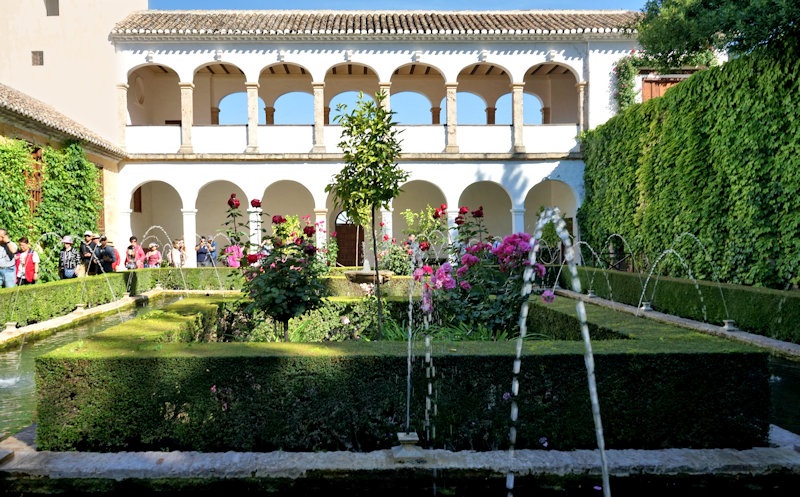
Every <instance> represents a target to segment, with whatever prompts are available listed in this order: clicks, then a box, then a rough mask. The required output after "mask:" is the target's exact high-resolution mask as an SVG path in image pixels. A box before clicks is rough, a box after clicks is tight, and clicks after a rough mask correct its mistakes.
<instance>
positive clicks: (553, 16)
mask: <svg viewBox="0 0 800 497" xmlns="http://www.w3.org/2000/svg"><path fill="white" fill-rule="evenodd" d="M639 15H640V13H639V12H635V11H625V10H514V11H409V10H406V11H401V10H398V11H322V10H309V11H304V10H195V11H191V10H184V11H158V10H147V11H139V12H134V13H132V14H130V15H128V17H126V18H125V19H123V20H122V21H120V22H119V23H117V25H116V26H115V27H114V29H113V30H112V37H113V38H115V39H170V38H173V39H175V38H187V37H190V38H194V37H208V38H214V39H219V38H225V39H237V38H245V39H254V38H255V39H258V38H264V39H272V38H276V37H279V38H283V39H308V38H310V37H313V38H315V39H327V38H347V37H354V36H358V37H359V38H362V39H363V38H364V37H367V38H374V39H392V38H399V37H415V38H417V39H418V38H425V37H434V38H435V37H441V36H448V37H453V36H458V37H468V38H476V37H486V36H491V37H498V36H499V37H504V36H506V37H509V36H514V37H525V36H554V35H592V34H594V35H598V36H602V35H609V34H613V35H616V36H619V35H621V34H623V33H625V32H629V31H627V30H626V28H625V27H626V26H630V25H631V24H632V23H633V21H634V20H635V19H636V18H637V17H638V16H639Z"/></svg>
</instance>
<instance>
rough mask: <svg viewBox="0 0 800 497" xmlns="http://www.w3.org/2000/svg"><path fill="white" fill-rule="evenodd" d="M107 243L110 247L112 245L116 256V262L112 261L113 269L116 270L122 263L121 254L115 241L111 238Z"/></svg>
mask: <svg viewBox="0 0 800 497" xmlns="http://www.w3.org/2000/svg"><path fill="white" fill-rule="evenodd" d="M106 244H107V245H108V246H109V247H111V249H112V250H113V251H114V256H115V257H114V262H112V263H111V269H113V270H114V271H116V270H117V268H118V267H119V265H120V264H121V263H122V259H121V258H120V256H119V250H117V247H115V246H114V242H112V241H111V240H109V241H108V242H106Z"/></svg>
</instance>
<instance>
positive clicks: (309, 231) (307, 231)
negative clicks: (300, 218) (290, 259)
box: [303, 225, 315, 238]
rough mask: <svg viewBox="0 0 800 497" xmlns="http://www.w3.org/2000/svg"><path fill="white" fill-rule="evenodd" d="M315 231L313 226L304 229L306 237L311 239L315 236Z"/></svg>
mask: <svg viewBox="0 0 800 497" xmlns="http://www.w3.org/2000/svg"><path fill="white" fill-rule="evenodd" d="M314 231H315V230H314V227H313V226H311V225H308V226H306V227H305V228H303V233H305V235H306V236H307V237H309V238H311V237H312V236H314Z"/></svg>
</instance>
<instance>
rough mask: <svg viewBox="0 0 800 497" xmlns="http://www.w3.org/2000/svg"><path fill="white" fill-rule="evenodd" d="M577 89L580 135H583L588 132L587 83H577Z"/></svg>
mask: <svg viewBox="0 0 800 497" xmlns="http://www.w3.org/2000/svg"><path fill="white" fill-rule="evenodd" d="M575 87H576V88H578V133H583V132H584V131H586V124H585V123H586V117H585V116H584V112H585V109H586V102H585V100H586V83H576V84H575Z"/></svg>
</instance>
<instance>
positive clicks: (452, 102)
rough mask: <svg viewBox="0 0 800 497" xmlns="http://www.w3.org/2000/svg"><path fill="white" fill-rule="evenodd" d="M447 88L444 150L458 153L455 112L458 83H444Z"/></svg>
mask: <svg viewBox="0 0 800 497" xmlns="http://www.w3.org/2000/svg"><path fill="white" fill-rule="evenodd" d="M445 88H446V89H447V135H446V136H445V140H444V143H445V146H444V151H445V152H446V153H452V154H457V153H458V140H457V136H458V135H457V131H458V126H457V123H458V117H457V116H458V114H457V112H456V89H457V88H458V83H445Z"/></svg>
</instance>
